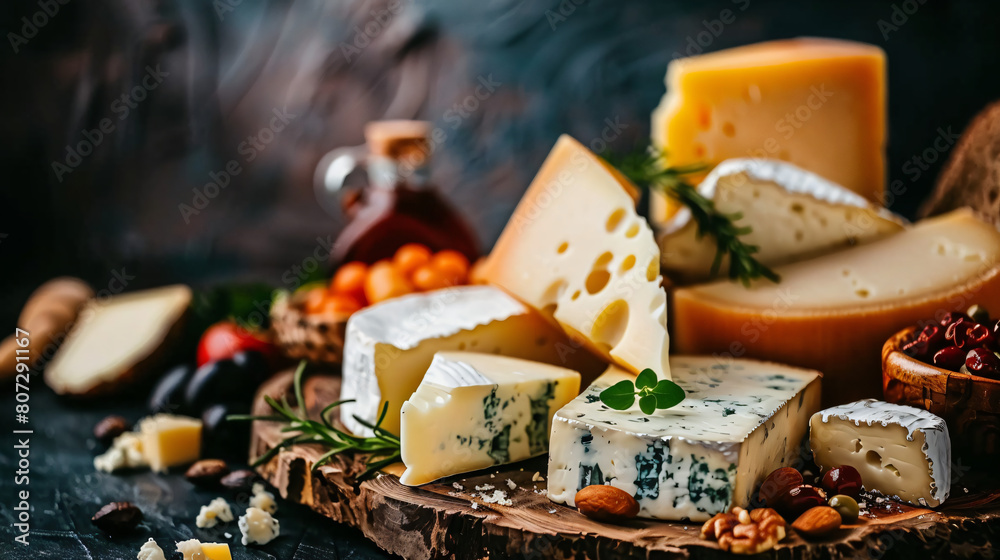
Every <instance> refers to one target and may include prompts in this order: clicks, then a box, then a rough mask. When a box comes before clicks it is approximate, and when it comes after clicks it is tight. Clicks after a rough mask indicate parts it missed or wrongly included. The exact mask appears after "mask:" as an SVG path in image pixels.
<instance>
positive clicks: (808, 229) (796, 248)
mask: <svg viewBox="0 0 1000 560" xmlns="http://www.w3.org/2000/svg"><path fill="white" fill-rule="evenodd" d="M698 192H699V193H701V194H702V195H703V196H704V197H705V198H707V199H709V200H712V201H713V202H714V203H715V207H716V208H718V209H719V211H721V212H723V213H725V214H730V215H732V214H736V213H739V214H740V215H741V218H740V219H739V220H738V221H737V222H736V225H737V226H740V227H749V228H751V231H750V233H748V234H746V235H743V236H741V237H740V239H741V240H742V241H743V242H745V243H748V244H750V245H756V246H757V247H758V249H759V252H757V253H755V254H754V257H755V258H756V259H757V260H758V261H760V262H762V263H764V264H766V265H768V266H775V265H779V264H785V263H790V262H794V261H798V260H802V259H805V258H808V257H814V256H818V255H820V254H823V253H829V252H832V251H836V250H838V249H843V248H847V247H851V246H854V245H858V244H861V243H864V242H867V241H872V240H875V239H879V238H882V237H886V236H888V235H891V234H893V233H898V232H900V231H902V230H903V228H904V222H903V220H902V219H901V218H899V217H898V216H896V215H895V214H893V213H892V212H889V211H888V210H886V209H884V208H881V207H878V206H875V205H873V204H871V203H869V202H868V201H867V200H865V198H864V197H862V196H860V195H858V194H855V193H854V192H852V191H850V190H848V189H846V188H844V187H842V186H840V185H838V184H836V183H833V182H831V181H827V180H826V179H824V178H822V177H820V176H819V175H816V174H815V173H810V172H809V171H806V170H804V169H802V168H799V167H796V166H795V165H792V164H790V163H785V162H783V161H779V160H774V159H751V158H741V159H730V160H726V161H724V162H722V163H720V164H719V165H718V166H717V167H716V168H715V169H714V170H712V172H711V173H709V175H708V177H706V178H705V180H704V181H702V182H701V184H700V185H698ZM657 239H658V241H659V243H660V254H661V255H663V269H664V272H665V274H666V275H667V276H669V277H670V279H671V280H674V281H682V282H695V281H702V280H706V279H708V278H709V277H710V276H711V269H712V263H713V261H714V259H715V253H716V241H715V238H713V237H712V236H710V235H706V236H702V237H699V236H698V224H697V223H696V222H695V221H694V220H693V219H692V218H691V211H690V210H688V209H687V208H686V207H685V208H682V209H680V210H679V211H678V212H677V213H676V214H674V216H673V217H672V218H670V219H669V220H668V221H667V222H666V223H665V224H664V225H663V226H662V227H661V228H658V237H657ZM728 267H729V262H728V259H725V260H723V262H722V266H721V268H720V269H719V270H720V274H721V275H722V276H723V277H724V276H725V274H726V270H727V268H728Z"/></svg>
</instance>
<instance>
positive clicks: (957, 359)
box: [934, 346, 967, 371]
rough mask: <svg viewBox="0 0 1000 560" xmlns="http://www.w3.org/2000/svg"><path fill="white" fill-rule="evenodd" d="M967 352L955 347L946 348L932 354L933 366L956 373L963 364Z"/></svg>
mask: <svg viewBox="0 0 1000 560" xmlns="http://www.w3.org/2000/svg"><path fill="white" fill-rule="evenodd" d="M966 354H967V352H966V351H965V350H962V349H961V348H959V347H957V346H946V347H944V348H942V349H940V350H938V351H937V353H936V354H934V365H936V366H937V367H939V368H942V369H947V370H951V371H958V370H959V369H960V368H961V367H962V365H963V364H965V356H966Z"/></svg>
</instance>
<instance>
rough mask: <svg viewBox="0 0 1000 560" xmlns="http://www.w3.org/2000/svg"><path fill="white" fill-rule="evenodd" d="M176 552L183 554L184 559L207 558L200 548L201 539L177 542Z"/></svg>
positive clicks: (196, 559)
mask: <svg viewBox="0 0 1000 560" xmlns="http://www.w3.org/2000/svg"><path fill="white" fill-rule="evenodd" d="M177 552H180V553H181V554H182V555H184V560H207V559H208V557H207V556H205V551H204V550H202V549H201V541H199V540H198V539H191V540H188V541H181V542H179V543H177Z"/></svg>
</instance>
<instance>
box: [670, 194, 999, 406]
mask: <svg viewBox="0 0 1000 560" xmlns="http://www.w3.org/2000/svg"><path fill="white" fill-rule="evenodd" d="M998 259H1000V233H998V232H997V231H996V230H995V229H994V228H993V226H991V225H989V224H985V223H983V222H981V221H979V220H978V219H976V218H975V217H974V216H973V215H972V213H971V212H969V211H968V210H958V211H955V212H952V213H950V214H946V215H944V216H941V217H938V218H934V219H930V220H925V221H923V222H919V223H918V224H916V225H915V226H914V227H913V228H911V229H909V230H906V231H904V232H902V233H898V234H896V235H893V236H891V237H887V238H885V239H881V240H878V241H874V242H872V243H870V244H867V245H862V246H859V247H856V248H853V249H847V250H844V251H841V252H838V253H833V254H829V255H826V256H823V257H819V258H816V259H812V260H808V261H803V262H799V263H795V264H792V265H788V266H784V267H779V268H778V269H777V270H776V271H777V272H778V273H779V274H780V275H781V283H779V284H774V283H771V282H768V281H766V280H765V281H761V282H756V283H755V284H754V285H753V287H752V288H750V289H747V288H744V287H743V286H742V285H741V284H738V283H734V282H729V281H719V282H713V283H709V284H701V285H697V286H692V287H688V288H683V289H678V290H677V291H676V292H674V299H673V307H672V315H673V316H672V319H673V337H672V339H673V342H674V345H675V346H674V352H676V353H681V354H712V355H715V356H716V357H718V358H719V359H720V360H721V361H723V362H725V361H728V360H731V359H733V358H758V359H763V360H771V361H775V362H781V363H786V364H790V365H795V366H800V367H808V368H813V369H818V370H820V371H822V372H823V373H824V374H825V377H824V379H823V384H824V387H823V395H824V400H825V402H829V403H842V402H846V401H851V400H856V399H859V398H866V397H878V396H879V395H880V394H881V379H882V378H881V366H880V358H881V348H882V345H883V344H884V343H885V341H886V340H887V339H888V338H889V337H890V336H891V335H893V334H894V333H895V332H897V331H899V330H900V329H902V328H903V327H906V326H908V325H912V324H916V323H917V322H918V321H923V320H927V319H931V318H934V317H935V316H941V315H943V314H944V313H946V312H948V311H952V310H964V309H965V308H967V307H969V306H970V305H972V304H974V303H978V304H981V305H984V306H985V307H986V308H987V309H1000V268H998Z"/></svg>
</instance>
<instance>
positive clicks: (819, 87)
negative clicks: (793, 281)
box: [650, 38, 886, 223]
mask: <svg viewBox="0 0 1000 560" xmlns="http://www.w3.org/2000/svg"><path fill="white" fill-rule="evenodd" d="M885 65H886V64H885V53H884V52H883V51H882V49H880V48H878V47H876V46H874V45H867V44H863V43H854V42H850V41H838V40H833V39H817V38H800V39H789V40H781V41H770V42H765V43H758V44H755V45H747V46H744V47H737V48H734V49H728V50H722V51H718V52H713V53H708V54H704V55H700V56H693V57H688V58H678V59H675V60H673V61H671V62H670V65H669V66H668V67H667V77H666V83H667V93H666V95H665V96H664V97H663V100H662V101H661V102H660V106H659V107H657V109H656V110H655V111H654V112H653V115H652V125H651V126H652V129H651V133H652V136H653V142H654V144H655V145H656V146H658V147H660V148H662V149H664V150H665V151H666V154H667V157H666V163H667V165H689V164H698V163H706V164H709V165H716V164H718V163H719V162H721V161H723V160H727V159H730V158H740V157H752V158H776V159H781V160H784V161H788V162H791V163H794V164H795V165H798V166H799V167H802V168H804V169H808V170H809V171H812V172H813V173H817V174H819V175H821V176H823V177H826V178H827V179H829V180H831V181H833V182H835V183H838V184H841V185H843V186H845V187H847V188H848V189H851V190H852V191H854V192H856V193H858V194H860V195H862V196H864V197H865V198H867V199H868V200H870V201H873V202H879V201H881V200H882V194H883V189H884V186H885V142H886V70H885ZM676 210H677V207H676V206H675V205H673V204H670V203H669V202H668V200H667V199H666V198H664V197H657V196H654V197H653V198H652V200H651V203H650V213H651V215H652V220H653V221H654V223H657V222H659V221H663V220H666V219H668V218H669V217H670V215H672V214H673V212H674V211H676Z"/></svg>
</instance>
